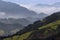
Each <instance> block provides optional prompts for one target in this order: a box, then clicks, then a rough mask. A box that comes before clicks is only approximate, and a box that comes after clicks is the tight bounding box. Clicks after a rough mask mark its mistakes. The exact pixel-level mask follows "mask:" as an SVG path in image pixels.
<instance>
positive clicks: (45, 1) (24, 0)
mask: <svg viewBox="0 0 60 40" xmlns="http://www.w3.org/2000/svg"><path fill="white" fill-rule="evenodd" d="M5 1H10V2H16V3H21V4H38V3H43V4H52V3H55V2H60V0H5Z"/></svg>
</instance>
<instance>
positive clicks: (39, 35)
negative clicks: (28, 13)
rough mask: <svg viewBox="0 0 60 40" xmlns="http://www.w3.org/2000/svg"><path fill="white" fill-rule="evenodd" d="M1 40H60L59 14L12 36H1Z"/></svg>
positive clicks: (37, 22) (35, 23)
mask: <svg viewBox="0 0 60 40" xmlns="http://www.w3.org/2000/svg"><path fill="white" fill-rule="evenodd" d="M0 39H1V40H2V39H3V40H10V39H11V40H60V12H56V13H54V14H52V15H50V16H48V17H46V18H44V19H43V20H42V21H40V20H39V21H36V22H34V23H33V24H30V25H28V26H27V27H25V28H24V29H23V30H20V31H18V32H17V33H16V34H14V35H8V36H2V37H0Z"/></svg>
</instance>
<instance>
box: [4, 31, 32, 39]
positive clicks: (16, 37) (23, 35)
mask: <svg viewBox="0 0 60 40" xmlns="http://www.w3.org/2000/svg"><path fill="white" fill-rule="evenodd" d="M31 33H32V31H31V32H27V33H24V34H22V35H16V36H13V37H11V38H6V39H4V40H17V39H18V40H23V39H26V38H27V37H28V36H29V35H30V34H31Z"/></svg>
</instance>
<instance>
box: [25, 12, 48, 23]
mask: <svg viewBox="0 0 60 40" xmlns="http://www.w3.org/2000/svg"><path fill="white" fill-rule="evenodd" d="M47 16H48V14H45V13H40V14H37V15H36V16H34V17H27V18H26V19H27V20H29V21H31V22H32V23H33V22H35V21H37V20H43V19H44V18H45V17H47Z"/></svg>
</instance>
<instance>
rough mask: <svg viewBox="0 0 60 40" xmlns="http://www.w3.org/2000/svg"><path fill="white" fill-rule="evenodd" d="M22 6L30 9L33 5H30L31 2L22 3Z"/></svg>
mask: <svg viewBox="0 0 60 40" xmlns="http://www.w3.org/2000/svg"><path fill="white" fill-rule="evenodd" d="M20 6H22V7H25V8H27V9H30V7H31V6H32V5H29V4H20Z"/></svg>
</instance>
